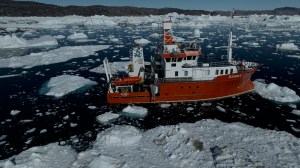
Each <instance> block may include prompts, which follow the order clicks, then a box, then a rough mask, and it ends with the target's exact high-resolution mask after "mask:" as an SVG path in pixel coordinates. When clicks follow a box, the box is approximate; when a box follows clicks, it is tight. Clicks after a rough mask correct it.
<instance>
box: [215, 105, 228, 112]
mask: <svg viewBox="0 0 300 168" xmlns="http://www.w3.org/2000/svg"><path fill="white" fill-rule="evenodd" d="M216 108H217V110H218V111H221V112H226V110H225V109H224V108H223V107H221V106H216Z"/></svg>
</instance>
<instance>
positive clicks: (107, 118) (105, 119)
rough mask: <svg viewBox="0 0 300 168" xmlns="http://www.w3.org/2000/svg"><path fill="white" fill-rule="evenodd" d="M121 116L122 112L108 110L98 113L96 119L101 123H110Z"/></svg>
mask: <svg viewBox="0 0 300 168" xmlns="http://www.w3.org/2000/svg"><path fill="white" fill-rule="evenodd" d="M119 117H120V114H115V113H112V112H107V113H104V114H101V115H98V116H97V117H96V119H97V121H98V122H99V123H100V124H103V125H106V124H109V123H110V122H113V121H114V120H116V119H117V118H119Z"/></svg>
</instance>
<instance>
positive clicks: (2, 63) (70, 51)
mask: <svg viewBox="0 0 300 168" xmlns="http://www.w3.org/2000/svg"><path fill="white" fill-rule="evenodd" d="M109 47H110V46H109V45H88V46H64V47H60V48H58V49H54V50H50V51H46V52H39V53H31V54H29V55H26V56H22V57H10V58H3V59H0V68H7V67H9V68H30V67H34V66H39V65H49V64H55V63H60V62H65V61H68V60H70V59H73V58H80V57H87V56H89V55H91V54H94V53H95V52H96V51H99V50H104V49H107V48H109Z"/></svg>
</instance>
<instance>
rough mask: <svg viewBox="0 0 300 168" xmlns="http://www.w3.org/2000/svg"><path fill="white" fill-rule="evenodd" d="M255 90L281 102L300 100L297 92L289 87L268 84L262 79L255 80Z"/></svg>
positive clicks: (265, 96) (261, 94) (263, 95)
mask: <svg viewBox="0 0 300 168" xmlns="http://www.w3.org/2000/svg"><path fill="white" fill-rule="evenodd" d="M253 83H254V88H255V91H256V92H257V93H258V94H259V95H260V96H262V97H263V98H265V99H269V100H273V101H277V102H281V103H291V102H298V101H300V97H299V96H298V95H297V94H296V92H295V91H294V90H292V89H290V88H288V87H281V86H278V85H276V84H275V83H270V84H266V83H263V82H262V81H261V80H255V81H254V82H253Z"/></svg>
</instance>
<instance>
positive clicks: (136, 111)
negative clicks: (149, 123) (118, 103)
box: [122, 105, 148, 118]
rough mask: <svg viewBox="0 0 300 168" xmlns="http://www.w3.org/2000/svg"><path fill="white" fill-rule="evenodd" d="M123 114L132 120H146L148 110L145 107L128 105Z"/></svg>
mask: <svg viewBox="0 0 300 168" xmlns="http://www.w3.org/2000/svg"><path fill="white" fill-rule="evenodd" d="M122 114H124V115H125V116H127V117H131V118H145V117H146V116H147V115H148V110H147V109H146V108H144V107H140V106H131V105H128V106H127V107H125V108H124V109H123V110H122Z"/></svg>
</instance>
